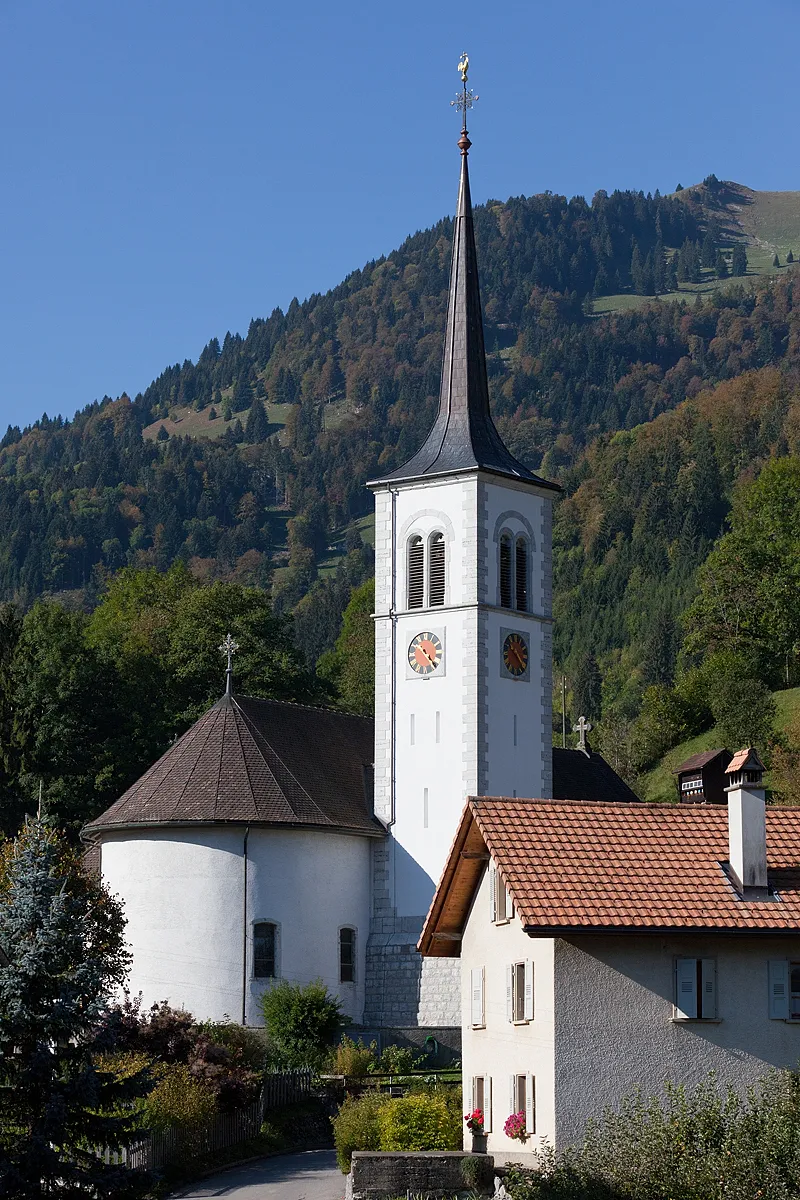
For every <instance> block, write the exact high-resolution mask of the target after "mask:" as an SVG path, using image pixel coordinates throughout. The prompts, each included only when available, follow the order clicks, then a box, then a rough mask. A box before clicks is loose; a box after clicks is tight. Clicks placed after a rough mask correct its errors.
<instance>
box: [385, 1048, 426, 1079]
mask: <svg viewBox="0 0 800 1200" xmlns="http://www.w3.org/2000/svg"><path fill="white" fill-rule="evenodd" d="M424 1061H425V1055H424V1054H419V1055H416V1054H415V1053H414V1048H413V1046H384V1048H383V1052H382V1054H381V1056H380V1058H379V1059H378V1062H377V1064H376V1070H378V1071H382V1072H383V1073H384V1074H386V1075H409V1074H410V1073H411V1072H412V1071H413V1070H414V1069H415V1067H418V1066H419V1065H420V1063H423V1062H424Z"/></svg>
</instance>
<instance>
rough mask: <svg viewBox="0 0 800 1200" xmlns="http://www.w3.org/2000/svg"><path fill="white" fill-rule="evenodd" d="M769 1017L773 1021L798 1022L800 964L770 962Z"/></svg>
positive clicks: (781, 960)
mask: <svg viewBox="0 0 800 1200" xmlns="http://www.w3.org/2000/svg"><path fill="white" fill-rule="evenodd" d="M769 1015H770V1017H771V1018H772V1019H773V1020H775V1021H800V962H788V961H787V960H786V959H785V958H778V959H775V960H773V961H772V962H770V964H769Z"/></svg>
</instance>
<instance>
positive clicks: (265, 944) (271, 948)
mask: <svg viewBox="0 0 800 1200" xmlns="http://www.w3.org/2000/svg"><path fill="white" fill-rule="evenodd" d="M276 934H277V926H276V925H273V924H272V922H271V921H256V923H255V924H254V925H253V978H254V979H275V977H276V976H277V974H278V972H277V961H276V958H277V956H276V953H275V951H276V943H277V936H276Z"/></svg>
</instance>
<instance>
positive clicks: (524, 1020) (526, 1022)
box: [511, 1017, 533, 1025]
mask: <svg viewBox="0 0 800 1200" xmlns="http://www.w3.org/2000/svg"><path fill="white" fill-rule="evenodd" d="M532 1020H533V1018H532V1017H522V1018H520V1020H519V1021H512V1022H511V1024H512V1025H530V1024H531V1021H532Z"/></svg>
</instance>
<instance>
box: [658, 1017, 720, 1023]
mask: <svg viewBox="0 0 800 1200" xmlns="http://www.w3.org/2000/svg"><path fill="white" fill-rule="evenodd" d="M670 1021H672V1023H673V1025H721V1024H722V1017H670Z"/></svg>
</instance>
